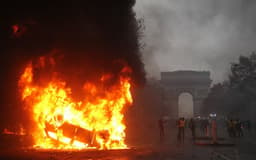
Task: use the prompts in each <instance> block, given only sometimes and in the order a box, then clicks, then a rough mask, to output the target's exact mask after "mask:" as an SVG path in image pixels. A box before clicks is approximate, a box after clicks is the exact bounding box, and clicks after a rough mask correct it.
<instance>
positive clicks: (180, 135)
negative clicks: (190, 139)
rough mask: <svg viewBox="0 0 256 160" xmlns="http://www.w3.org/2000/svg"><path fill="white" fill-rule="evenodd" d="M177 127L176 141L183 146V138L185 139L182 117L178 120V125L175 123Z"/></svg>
mask: <svg viewBox="0 0 256 160" xmlns="http://www.w3.org/2000/svg"><path fill="white" fill-rule="evenodd" d="M177 127H178V136H177V138H178V141H179V143H183V144H184V138H185V133H184V132H185V119H184V117H182V118H180V119H179V120H178V123H177Z"/></svg>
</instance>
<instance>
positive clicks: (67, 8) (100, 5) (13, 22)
mask: <svg viewBox="0 0 256 160" xmlns="http://www.w3.org/2000/svg"><path fill="white" fill-rule="evenodd" d="M134 4H135V0H107V1H102V0H94V1H90V0H83V1H82V0H80V1H69V2H65V1H60V2H53V1H47V0H45V1H41V2H39V1H34V2H26V1H17V2H16V1H12V2H9V3H8V2H7V3H5V4H1V7H0V35H1V36H0V43H1V45H0V52H1V57H0V58H1V64H0V65H1V66H0V67H1V80H0V82H1V95H0V96H1V104H0V105H1V115H3V116H1V123H4V122H5V119H6V117H7V116H9V115H18V113H19V112H20V109H19V108H21V107H20V106H17V105H19V103H18V102H17V101H18V97H19V93H18V92H17V91H18V87H17V82H18V79H19V76H20V74H21V72H22V69H23V68H24V66H25V64H26V63H27V62H28V61H29V60H33V59H35V58H37V57H39V56H42V55H46V54H49V53H51V52H54V51H56V50H57V51H58V53H59V55H58V56H60V57H61V56H62V58H61V63H60V64H61V66H60V68H61V70H60V71H61V72H62V73H63V74H65V75H68V76H69V75H70V77H75V79H78V78H79V77H81V79H86V78H88V77H90V75H93V74H95V73H104V72H114V73H115V72H119V69H120V66H118V64H116V63H115V62H116V61H120V60H121V61H124V63H127V64H128V65H129V66H130V67H131V68H132V70H133V72H132V79H133V84H135V85H136V86H140V85H142V84H144V82H145V78H144V77H145V72H144V65H143V63H142V61H141V57H140V43H139V37H140V34H141V30H140V24H139V23H138V22H137V20H136V18H135V13H134V12H133V6H134ZM116 66H118V67H116ZM74 73H75V75H74ZM71 81H72V80H71ZM70 83H72V82H70ZM10 119H11V118H10ZM1 126H2V125H1Z"/></svg>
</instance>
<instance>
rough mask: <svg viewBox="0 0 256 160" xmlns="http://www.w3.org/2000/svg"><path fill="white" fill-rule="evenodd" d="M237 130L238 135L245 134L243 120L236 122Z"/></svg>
mask: <svg viewBox="0 0 256 160" xmlns="http://www.w3.org/2000/svg"><path fill="white" fill-rule="evenodd" d="M236 131H237V136H238V137H242V136H244V134H243V130H242V122H241V121H240V120H239V119H238V120H237V123H236Z"/></svg>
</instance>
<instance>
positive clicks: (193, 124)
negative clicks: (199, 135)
mask: <svg viewBox="0 0 256 160" xmlns="http://www.w3.org/2000/svg"><path fill="white" fill-rule="evenodd" d="M189 128H190V129H191V133H192V139H193V141H195V138H196V133H195V131H196V125H195V120H194V119H193V118H191V119H190V121H189Z"/></svg>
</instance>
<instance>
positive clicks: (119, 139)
mask: <svg viewBox="0 0 256 160" xmlns="http://www.w3.org/2000/svg"><path fill="white" fill-rule="evenodd" d="M37 62H38V63H34V64H32V63H29V64H28V65H27V66H26V68H25V70H24V73H23V74H22V75H21V77H20V80H19V86H20V89H21V94H22V100H23V101H24V102H25V106H26V108H27V109H28V110H29V111H30V112H31V118H32V120H33V122H32V125H33V129H32V136H33V137H34V141H35V146H37V147H40V148H67V149H81V148H91V147H94V148H100V149H120V148H126V145H125V142H124V139H125V132H124V130H125V125H124V124H123V111H124V109H123V108H124V107H125V106H127V105H129V104H131V103H132V96H131V93H130V87H131V84H130V76H129V75H130V73H131V69H130V68H129V67H128V66H124V67H123V68H122V69H121V70H120V73H119V74H118V75H117V76H118V77H114V75H112V74H111V73H106V74H103V75H102V76H101V77H98V80H96V81H86V80H85V82H84V85H83V88H81V90H82V92H83V96H80V97H82V98H81V99H80V100H79V101H76V100H74V98H72V96H73V95H72V88H70V87H69V86H68V85H67V83H66V82H65V80H64V79H62V78H61V75H59V74H58V72H57V70H55V66H56V65H57V63H58V62H55V59H53V58H52V57H49V58H46V57H40V58H39V61H37ZM47 64H48V65H49V66H48V65H47ZM45 67H46V68H47V70H45ZM44 71H46V72H47V73H45V72H44ZM35 74H37V76H35ZM45 77H46V78H45ZM36 78H37V80H36ZM115 78H117V79H115ZM113 80H114V81H115V82H114V84H112V85H110V86H109V85H108V83H109V82H110V81H113ZM112 83H113V82H112ZM79 135H81V136H79Z"/></svg>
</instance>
